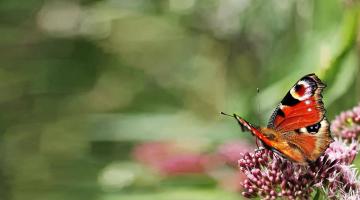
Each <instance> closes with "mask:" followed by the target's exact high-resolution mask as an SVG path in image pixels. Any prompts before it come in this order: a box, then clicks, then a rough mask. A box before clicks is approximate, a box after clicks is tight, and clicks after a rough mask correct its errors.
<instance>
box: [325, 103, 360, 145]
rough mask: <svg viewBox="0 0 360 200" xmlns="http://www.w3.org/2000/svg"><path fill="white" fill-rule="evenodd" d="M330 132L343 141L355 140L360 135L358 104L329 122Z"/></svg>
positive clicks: (359, 109)
mask: <svg viewBox="0 0 360 200" xmlns="http://www.w3.org/2000/svg"><path fill="white" fill-rule="evenodd" d="M331 132H332V133H333V134H336V135H338V136H339V137H342V138H344V139H357V138H358V137H359V135H360V104H359V105H358V106H356V107H354V108H353V109H351V110H348V111H344V112H342V113H340V115H338V116H337V117H336V118H335V120H333V121H332V122H331Z"/></svg>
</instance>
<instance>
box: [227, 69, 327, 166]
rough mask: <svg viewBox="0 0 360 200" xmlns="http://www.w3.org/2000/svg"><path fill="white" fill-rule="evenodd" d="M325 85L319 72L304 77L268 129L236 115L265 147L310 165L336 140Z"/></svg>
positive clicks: (272, 117)
mask: <svg viewBox="0 0 360 200" xmlns="http://www.w3.org/2000/svg"><path fill="white" fill-rule="evenodd" d="M325 87H326V85H325V84H324V83H322V82H321V80H320V79H319V78H318V77H317V76H316V75H315V74H308V75H306V76H304V77H302V78H301V79H300V80H299V81H297V82H296V84H295V85H294V86H293V87H292V88H291V89H290V91H288V93H287V94H286V95H285V97H284V98H283V100H282V101H281V103H280V104H279V105H278V106H277V107H276V108H275V110H274V112H273V114H272V115H271V117H270V120H269V123H268V125H267V127H264V128H257V127H255V126H253V125H252V124H250V123H249V122H247V121H246V120H244V119H243V118H241V117H240V116H238V115H236V114H234V115H233V116H232V117H234V118H235V119H236V120H237V122H238V123H239V125H240V126H241V128H242V129H243V130H244V129H247V130H249V131H250V132H251V133H252V134H253V135H255V136H256V137H257V138H258V139H259V140H260V141H261V142H262V144H263V145H264V147H265V148H268V149H270V150H272V151H273V152H275V153H277V154H279V155H281V156H283V157H285V158H287V159H289V160H291V161H293V162H296V163H299V164H302V165H306V164H308V163H310V162H313V161H315V160H316V159H317V158H319V157H320V156H321V155H322V154H323V153H324V151H325V150H326V149H327V147H328V146H329V145H330V143H331V142H333V139H332V137H331V135H330V129H329V122H328V121H327V119H326V117H325V108H324V104H323V102H322V95H321V92H322V90H323V89H324V88H325ZM222 114H224V115H228V114H225V113H223V112H222ZM230 116H231V115H230Z"/></svg>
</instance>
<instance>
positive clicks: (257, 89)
mask: <svg viewBox="0 0 360 200" xmlns="http://www.w3.org/2000/svg"><path fill="white" fill-rule="evenodd" d="M256 92H257V94H256V95H257V97H259V94H260V88H256ZM257 99H259V98H257ZM256 103H257V113H256V115H257V119H258V124H260V116H261V114H260V103H259V101H256Z"/></svg>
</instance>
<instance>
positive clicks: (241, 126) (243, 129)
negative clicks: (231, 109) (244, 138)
mask: <svg viewBox="0 0 360 200" xmlns="http://www.w3.org/2000/svg"><path fill="white" fill-rule="evenodd" d="M220 114H222V115H225V116H228V117H233V118H235V119H236V121H238V120H237V118H236V114H233V115H230V114H227V113H224V112H220ZM238 123H239V125H240V128H241V131H243V132H244V131H245V130H246V129H245V127H244V125H242V124H241V123H240V122H239V121H238Z"/></svg>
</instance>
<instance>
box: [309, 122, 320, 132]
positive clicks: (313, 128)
mask: <svg viewBox="0 0 360 200" xmlns="http://www.w3.org/2000/svg"><path fill="white" fill-rule="evenodd" d="M320 128H321V122H319V123H316V124H314V125H311V126H307V127H306V130H307V132H309V133H312V134H315V133H318V132H319V129H320Z"/></svg>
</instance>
